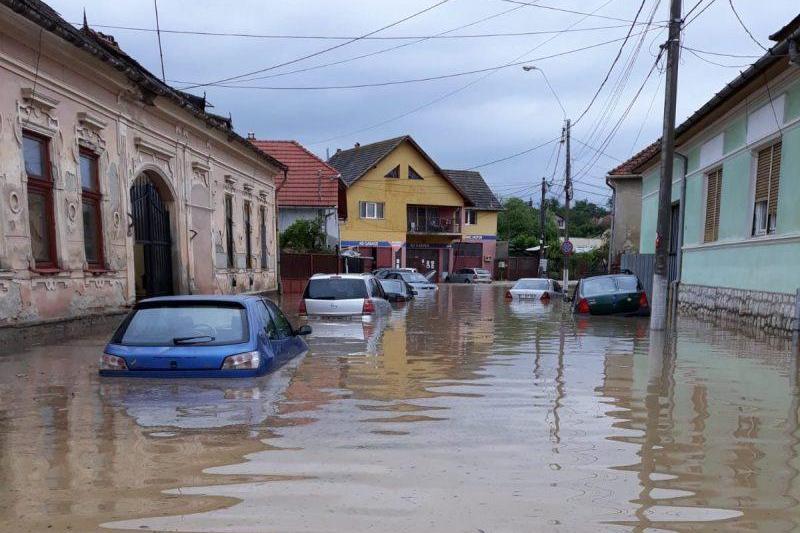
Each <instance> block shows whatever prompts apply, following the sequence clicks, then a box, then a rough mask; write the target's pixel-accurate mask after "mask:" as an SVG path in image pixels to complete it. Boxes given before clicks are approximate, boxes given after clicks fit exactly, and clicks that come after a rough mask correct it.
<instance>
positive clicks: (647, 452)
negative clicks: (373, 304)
mask: <svg viewBox="0 0 800 533" xmlns="http://www.w3.org/2000/svg"><path fill="white" fill-rule="evenodd" d="M503 294H504V289H503V288H502V287H495V286H452V287H450V286H443V287H441V290H440V291H439V292H438V294H436V295H435V296H433V297H429V298H423V299H419V300H417V301H415V302H412V303H410V304H409V305H406V306H403V307H399V308H397V309H395V311H394V313H393V315H392V316H391V317H388V318H387V319H386V320H378V321H376V322H374V323H370V324H361V323H358V322H337V323H317V322H312V326H313V327H314V329H315V333H314V335H312V336H311V337H310V339H309V344H310V345H311V351H310V352H309V353H308V354H307V355H306V356H305V357H303V358H300V359H297V360H294V361H292V362H291V363H289V364H287V365H286V366H284V367H283V368H281V369H280V370H278V371H276V372H275V373H273V374H271V375H269V376H265V377H263V378H259V379H255V380H225V381H218V380H208V381H187V380H180V381H157V380H131V381H128V380H117V379H101V378H99V377H98V376H97V375H96V368H95V365H96V360H97V358H98V355H99V353H100V351H101V350H102V346H103V343H104V340H105V339H103V338H89V339H81V340H77V341H69V342H66V343H64V344H63V345H58V346H41V347H36V348H33V349H31V350H30V351H27V352H22V353H18V354H13V355H9V356H3V357H0V530H1V531H44V530H47V531H66V530H71V531H95V530H103V529H105V530H108V529H119V530H124V529H127V530H138V531H142V530H150V531H252V532H262V531H281V532H283V531H304V532H317V531H350V532H353V531H367V530H369V531H485V532H496V531H631V530H633V531H645V530H647V531H659V530H661V531H792V530H796V529H797V528H798V527H799V526H798V523H800V507H798V498H800V480H798V472H800V459H799V458H798V450H799V449H800V435H799V434H798V407H799V406H798V400H799V399H800V396H799V395H798V392H799V391H798V364H797V356H796V354H795V352H794V351H793V350H792V348H791V347H790V346H788V345H787V344H786V343H783V342H781V341H770V342H765V341H758V340H753V339H751V338H749V337H747V336H745V335H742V334H739V333H737V332H735V331H732V330H722V329H718V328H715V327H713V326H711V325H708V324H703V323H701V322H698V321H695V320H688V319H683V320H681V322H680V324H679V326H678V329H677V332H676V333H675V334H669V335H665V336H653V337H651V335H650V332H649V331H648V325H647V322H646V320H641V319H622V318H602V317H596V318H579V319H576V318H574V317H573V316H571V315H570V314H569V313H567V312H566V310H565V309H562V306H561V305H559V304H558V303H557V302H553V303H551V304H549V305H543V304H540V303H535V304H533V303H510V302H508V301H506V300H505V299H504V298H503ZM285 306H286V307H287V308H288V309H294V308H296V302H294V301H287V302H286V303H285ZM107 528H108V529H107Z"/></svg>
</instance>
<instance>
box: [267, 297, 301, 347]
mask: <svg viewBox="0 0 800 533" xmlns="http://www.w3.org/2000/svg"><path fill="white" fill-rule="evenodd" d="M266 303H267V309H269V314H270V318H271V319H272V324H273V326H274V328H275V334H274V335H273V337H274V338H273V339H271V342H272V346H273V348H274V349H275V356H276V358H277V359H278V360H280V361H286V360H289V359H291V358H292V357H295V356H297V355H299V354H301V353H302V352H304V351H306V350H307V349H308V345H307V344H306V342H305V341H304V340H303V339H302V338H301V337H299V336H297V335H295V334H294V328H293V327H292V324H291V322H289V319H288V318H286V315H284V314H283V311H281V310H280V309H278V306H277V305H275V304H274V303H272V302H270V301H267V302H266Z"/></svg>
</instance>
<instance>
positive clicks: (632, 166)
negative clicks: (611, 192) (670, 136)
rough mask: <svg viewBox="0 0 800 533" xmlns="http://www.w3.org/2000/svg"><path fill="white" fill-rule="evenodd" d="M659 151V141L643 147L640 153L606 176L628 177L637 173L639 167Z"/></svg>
mask: <svg viewBox="0 0 800 533" xmlns="http://www.w3.org/2000/svg"><path fill="white" fill-rule="evenodd" d="M660 151H661V139H659V140H657V141H656V142H654V143H653V144H651V145H649V146H647V147H645V148H644V149H643V150H642V151H641V152H639V153H638V154H636V155H634V156H633V157H631V158H630V159H628V160H627V161H625V162H624V163H622V164H621V165H619V166H617V167H616V168H614V169H613V170H611V172H609V173H608V174H609V175H610V176H629V175H633V174H638V173H639V170H640V169H639V167H640V166H641V165H643V164H644V163H646V162H647V161H649V160H650V159H651V158H653V157H654V156H655V155H656V154H658V153H659V152H660Z"/></svg>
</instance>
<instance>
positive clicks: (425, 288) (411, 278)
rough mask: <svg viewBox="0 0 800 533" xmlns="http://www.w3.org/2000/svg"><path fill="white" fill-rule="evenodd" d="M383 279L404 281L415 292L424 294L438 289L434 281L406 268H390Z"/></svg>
mask: <svg viewBox="0 0 800 533" xmlns="http://www.w3.org/2000/svg"><path fill="white" fill-rule="evenodd" d="M383 279H396V280H401V281H405V282H406V283H408V284H409V285H411V287H412V288H413V289H414V290H415V291H417V294H420V295H421V294H425V293H433V292H436V291H437V290H439V287H437V286H436V284H435V283H431V281H430V280H429V279H428V278H427V277H425V276H423V275H422V274H420V273H419V272H410V271H408V270H406V269H403V270H392V271H390V272H388V273H387V274H386V275H385V276H384V278H383Z"/></svg>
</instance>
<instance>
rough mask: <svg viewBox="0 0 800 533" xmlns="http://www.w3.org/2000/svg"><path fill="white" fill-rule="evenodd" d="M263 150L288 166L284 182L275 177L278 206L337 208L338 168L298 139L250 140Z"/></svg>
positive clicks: (281, 178) (280, 178) (280, 177)
mask: <svg viewBox="0 0 800 533" xmlns="http://www.w3.org/2000/svg"><path fill="white" fill-rule="evenodd" d="M251 142H252V143H253V144H254V145H255V146H256V147H257V148H259V149H260V150H261V151H262V152H265V153H266V154H268V155H270V156H272V157H274V158H275V159H277V160H278V161H280V162H281V163H283V164H284V165H286V166H287V167H289V171H288V175H287V180H286V183H284V184H283V185H281V183H282V181H283V177H282V176H280V175H278V176H276V177H275V186H276V187H280V188H279V189H278V205H279V206H310V207H336V206H337V204H338V198H339V196H338V193H339V171H337V170H336V169H335V168H333V167H331V166H330V165H328V164H327V163H325V162H324V161H322V160H321V159H320V158H318V157H317V156H315V155H314V154H312V153H311V152H309V151H308V150H306V149H305V148H304V147H303V146H302V145H301V144H300V143H298V142H297V141H257V140H254V141H251Z"/></svg>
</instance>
